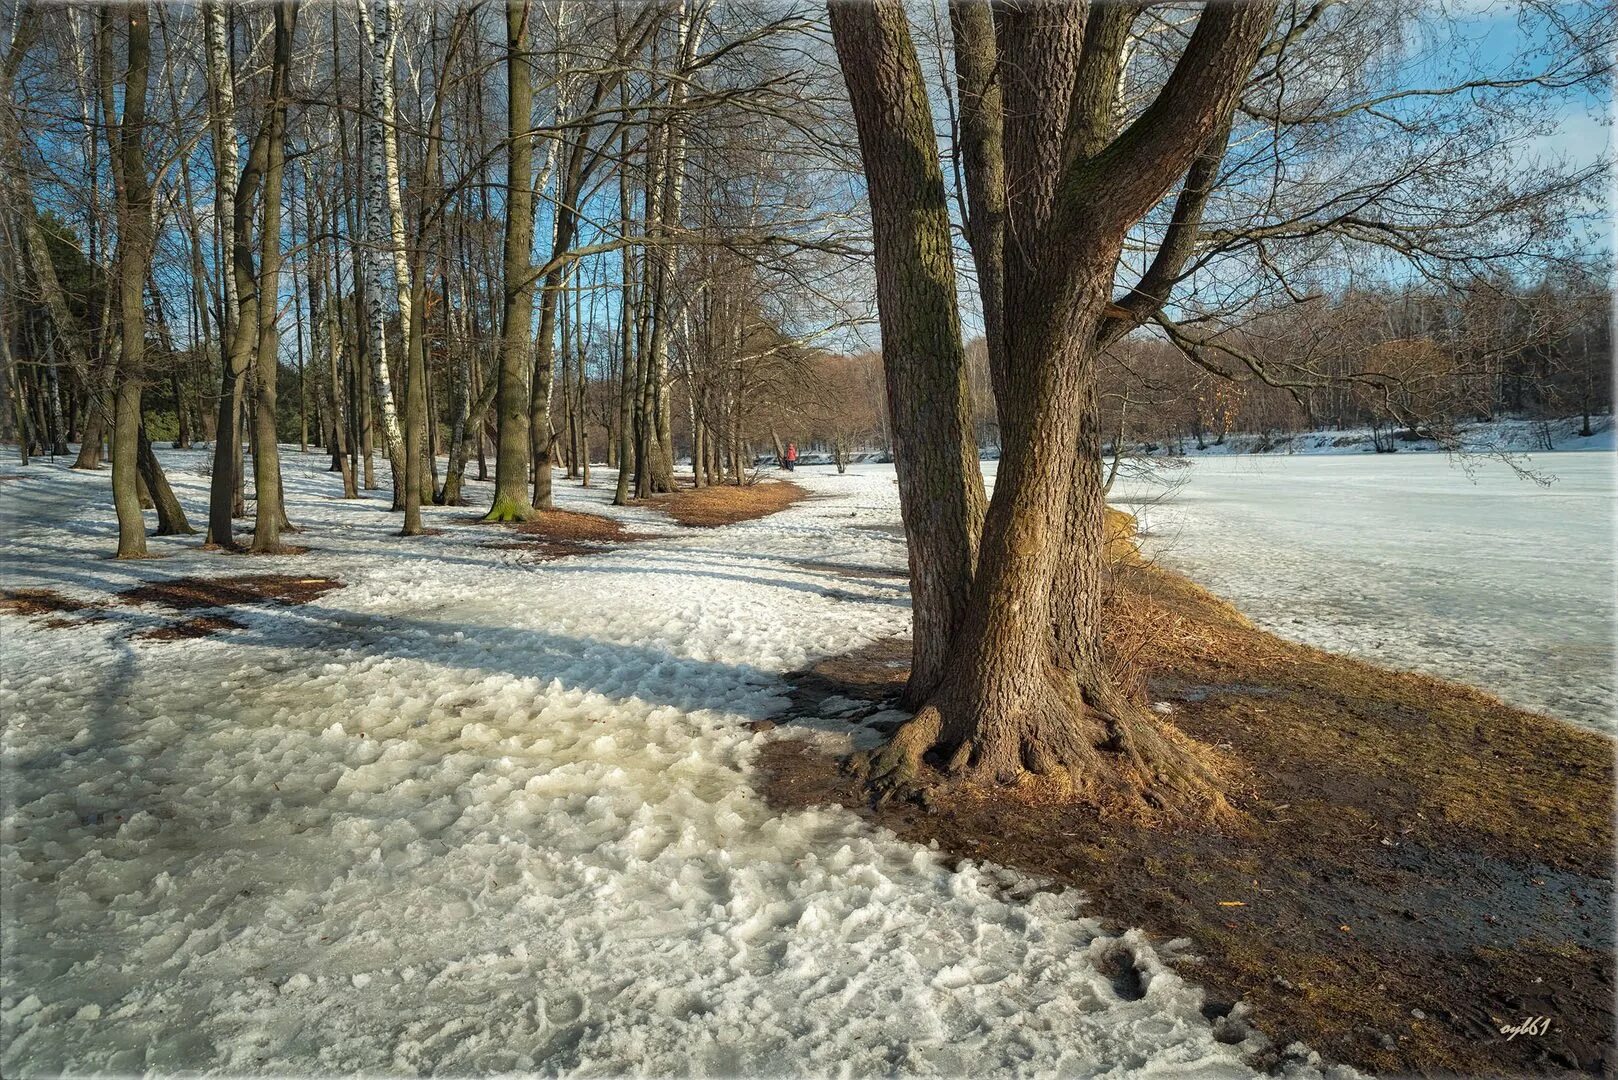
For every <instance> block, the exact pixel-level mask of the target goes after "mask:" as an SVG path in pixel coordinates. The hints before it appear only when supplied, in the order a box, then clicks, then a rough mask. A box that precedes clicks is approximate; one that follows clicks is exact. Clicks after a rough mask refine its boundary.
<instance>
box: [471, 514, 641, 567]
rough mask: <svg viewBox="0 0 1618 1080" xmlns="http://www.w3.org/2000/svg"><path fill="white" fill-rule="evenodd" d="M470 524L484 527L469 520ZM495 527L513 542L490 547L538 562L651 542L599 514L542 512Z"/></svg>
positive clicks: (503, 541) (477, 519)
mask: <svg viewBox="0 0 1618 1080" xmlns="http://www.w3.org/2000/svg"><path fill="white" fill-rule="evenodd" d="M471 523H472V524H486V523H485V522H484V521H483V520H482V519H481V518H472V519H471ZM498 528H500V529H502V530H504V531H505V532H507V533H510V534H511V535H512V536H513V537H514V539H510V540H502V541H498V542H496V543H493V544H490V545H489V546H490V547H497V548H503V549H506V550H510V551H521V552H524V553H526V554H527V555H529V556H531V557H533V558H535V559H537V560H538V561H540V562H549V561H551V560H553V559H565V558H568V557H569V556H573V555H594V554H597V553H599V552H602V551H611V550H612V549H613V548H614V547H616V546H617V545H619V544H627V543H635V542H638V541H641V540H650V539H651V538H652V537H651V535H650V534H648V533H634V532H630V531H628V530H627V529H625V528H624V526H623V523H622V522H620V521H617V520H615V519H613V518H610V517H606V516H604V515H601V514H581V513H577V512H575V511H572V510H541V511H540V512H539V513H537V514H535V515H534V517H533V519H532V520H530V521H523V522H514V523H501V524H499V525H498Z"/></svg>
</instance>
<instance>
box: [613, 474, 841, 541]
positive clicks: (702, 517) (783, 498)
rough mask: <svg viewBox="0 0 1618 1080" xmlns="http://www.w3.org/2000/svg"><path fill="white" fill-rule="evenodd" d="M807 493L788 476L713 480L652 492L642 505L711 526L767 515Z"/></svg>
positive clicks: (700, 525) (687, 522)
mask: <svg viewBox="0 0 1618 1080" xmlns="http://www.w3.org/2000/svg"><path fill="white" fill-rule="evenodd" d="M808 497H809V493H808V492H807V491H805V490H804V489H803V488H801V487H799V486H798V485H797V484H794V483H793V482H792V481H790V480H775V481H771V482H769V483H765V484H744V485H742V486H741V487H737V486H736V485H735V484H713V485H710V486H708V487H700V488H682V489H680V490H679V491H676V492H673V493H672V494H669V495H654V496H653V497H652V498H650V499H648V500H646V502H645V504H644V505H648V506H651V507H653V508H654V509H657V510H661V511H662V512H663V513H665V514H667V515H668V516H669V517H671V518H673V519H674V520H675V521H678V522H679V523H680V524H681V525H689V526H694V527H696V528H704V529H713V528H718V527H719V526H721V525H734V524H736V523H737V522H739V521H752V520H754V519H755V518H761V517H769V516H770V515H771V514H776V513H779V512H781V511H782V510H785V509H786V508H787V507H789V506H791V505H792V504H793V503H796V502H801V501H802V500H804V499H807V498H808Z"/></svg>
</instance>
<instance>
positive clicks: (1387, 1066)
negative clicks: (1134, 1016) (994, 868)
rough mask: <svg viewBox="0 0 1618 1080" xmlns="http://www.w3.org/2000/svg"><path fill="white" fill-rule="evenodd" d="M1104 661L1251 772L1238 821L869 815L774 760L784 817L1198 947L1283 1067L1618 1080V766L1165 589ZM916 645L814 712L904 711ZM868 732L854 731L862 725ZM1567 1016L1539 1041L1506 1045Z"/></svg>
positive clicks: (1004, 805) (814, 675) (1158, 579)
mask: <svg viewBox="0 0 1618 1080" xmlns="http://www.w3.org/2000/svg"><path fill="white" fill-rule="evenodd" d="M1113 584H1114V593H1113V595H1112V597H1111V600H1110V602H1109V605H1108V627H1107V641H1108V646H1109V648H1110V649H1111V650H1112V651H1113V652H1114V655H1115V656H1116V657H1117V658H1118V659H1119V660H1121V661H1124V662H1125V663H1126V665H1127V666H1129V667H1131V668H1133V669H1134V671H1135V672H1136V674H1137V681H1138V685H1140V686H1141V687H1142V688H1143V689H1144V691H1145V692H1146V693H1147V694H1148V696H1149V700H1151V701H1153V702H1157V703H1163V704H1166V705H1167V706H1168V708H1169V709H1170V710H1171V712H1170V718H1171V719H1172V720H1173V721H1174V722H1175V723H1176V724H1177V725H1178V726H1179V728H1180V729H1181V730H1182V731H1184V732H1185V733H1186V734H1187V735H1190V736H1191V737H1193V738H1195V739H1197V740H1199V741H1201V742H1202V743H1204V744H1206V745H1209V746H1212V747H1214V748H1216V749H1217V751H1218V752H1219V753H1220V754H1221V756H1222V757H1223V758H1224V759H1225V760H1227V761H1229V762H1231V763H1232V766H1233V768H1234V770H1235V773H1234V780H1233V783H1232V797H1231V801H1232V803H1233V805H1234V806H1235V807H1236V808H1237V809H1238V811H1239V812H1240V820H1239V823H1238V824H1236V825H1234V826H1226V827H1223V828H1218V827H1214V826H1204V827H1197V828H1186V827H1178V828H1174V829H1166V828H1151V827H1149V826H1147V825H1143V824H1140V823H1131V822H1129V821H1117V820H1113V821H1105V820H1101V819H1100V818H1099V817H1098V816H1097V814H1096V813H1095V812H1094V811H1093V810H1088V809H1086V808H1083V807H1078V806H1064V805H1055V806H1051V805H1041V806H1029V805H1027V804H1026V803H1021V802H1018V803H1008V802H1007V801H1005V800H1001V799H994V798H985V799H978V800H976V801H969V800H957V801H953V802H948V803H945V804H944V805H941V806H935V807H932V808H929V809H923V808H922V807H920V806H916V805H897V806H895V805H890V806H888V807H886V808H884V809H882V810H880V811H878V810H873V809H872V808H871V806H870V804H869V800H868V798H867V796H866V794H865V793H864V791H863V790H862V789H860V788H859V787H858V785H857V784H856V783H855V782H854V780H853V779H852V778H850V777H848V776H846V775H845V774H844V773H843V772H842V771H841V769H840V767H839V763H838V762H837V761H836V760H835V759H834V758H832V757H831V756H829V755H828V754H827V753H826V752H824V751H822V750H819V749H817V748H815V747H814V746H812V745H811V744H807V743H804V742H801V741H798V740H780V741H776V742H772V743H769V744H767V746H766V747H765V748H764V752H763V755H762V758H761V765H762V766H763V768H764V772H765V775H766V780H765V789H766V794H767V795H768V797H769V798H770V799H771V800H772V801H773V802H775V803H776V804H778V805H781V806H805V805H813V804H816V803H833V802H835V803H841V804H843V805H845V806H848V807H849V808H851V809H853V810H854V811H856V812H857V813H860V814H862V815H864V816H866V817H868V818H871V819H872V820H873V821H875V822H877V823H879V824H881V825H883V826H886V827H888V828H890V829H892V830H894V831H895V832H896V833H898V834H899V835H901V836H904V837H906V838H908V839H911V840H914V841H918V842H923V843H925V842H927V841H929V840H936V841H937V842H938V844H939V846H940V847H941V848H942V849H944V850H945V851H946V852H948V853H949V854H950V855H951V856H953V857H954V858H956V859H966V858H971V859H986V860H991V861H994V862H997V863H1000V864H1003V865H1008V866H1014V867H1018V868H1020V869H1023V870H1026V871H1028V872H1030V873H1033V874H1036V875H1040V876H1043V877H1047V878H1049V879H1051V880H1053V881H1055V882H1057V883H1059V884H1063V885H1073V886H1077V887H1079V888H1081V889H1083V890H1084V892H1085V893H1086V894H1087V895H1088V896H1089V897H1090V898H1091V900H1092V902H1093V904H1094V906H1095V908H1096V910H1097V913H1098V914H1099V915H1101V916H1103V917H1106V918H1109V919H1111V920H1115V921H1116V923H1117V924H1119V925H1131V926H1143V927H1145V928H1146V929H1147V930H1148V931H1149V932H1150V933H1152V934H1153V935H1154V936H1155V937H1156V938H1157V939H1158V940H1165V939H1169V938H1174V937H1182V936H1183V937H1189V938H1190V939H1191V940H1192V942H1193V943H1194V947H1193V950H1192V951H1193V952H1194V953H1195V954H1197V955H1198V956H1199V957H1200V959H1199V960H1197V961H1195V962H1190V963H1188V964H1187V966H1186V969H1185V970H1186V974H1187V976H1188V977H1189V978H1191V979H1192V980H1194V981H1195V982H1197V983H1198V984H1200V985H1201V986H1203V987H1205V988H1206V990H1207V995H1208V1003H1207V1006H1206V1009H1205V1011H1206V1012H1207V1013H1208V1015H1209V1016H1210V1017H1218V1016H1222V1015H1225V1014H1226V1013H1228V1012H1229V1011H1230V1009H1231V1007H1232V1005H1233V1004H1234V1003H1235V1002H1236V1001H1238V1000H1240V1001H1244V1002H1246V1003H1247V1004H1248V1005H1249V1006H1251V1007H1252V1008H1253V1010H1254V1011H1253V1016H1252V1021H1253V1022H1254V1023H1255V1024H1256V1025H1257V1026H1258V1027H1259V1029H1260V1030H1262V1031H1264V1032H1265V1033H1266V1034H1267V1035H1269V1036H1270V1038H1271V1039H1272V1040H1273V1041H1274V1042H1275V1043H1276V1044H1277V1045H1278V1046H1285V1045H1287V1044H1288V1043H1289V1042H1291V1041H1293V1040H1302V1041H1304V1042H1306V1043H1308V1044H1309V1045H1310V1046H1311V1047H1312V1048H1313V1049H1315V1050H1318V1051H1320V1052H1321V1053H1322V1054H1325V1055H1326V1056H1328V1057H1329V1058H1332V1059H1335V1060H1338V1061H1343V1062H1347V1063H1349V1064H1351V1065H1354V1066H1356V1067H1358V1068H1361V1069H1366V1070H1371V1071H1375V1072H1382V1073H1396V1074H1422V1075H1443V1074H1456V1073H1460V1074H1488V1075H1499V1074H1502V1073H1508V1074H1509V1073H1538V1074H1567V1073H1593V1074H1610V1073H1611V1072H1613V1071H1614V1068H1615V1066H1618V1057H1615V1056H1614V1053H1613V1037H1614V1023H1613V990H1614V963H1613V944H1614V942H1613V936H1614V934H1613V865H1612V851H1613V783H1614V779H1613V747H1612V743H1611V741H1610V740H1608V739H1605V738H1603V737H1601V736H1598V735H1595V734H1592V733H1588V732H1585V731H1582V730H1580V729H1576V728H1574V727H1571V726H1569V725H1566V724H1563V723H1560V722H1558V721H1555V720H1552V719H1550V718H1547V717H1544V716H1539V715H1536V714H1533V713H1528V712H1524V711H1522V710H1519V709H1515V708H1512V707H1510V706H1508V705H1505V704H1504V703H1502V702H1500V701H1499V700H1497V699H1495V698H1493V697H1491V696H1489V695H1488V694H1484V693H1481V692H1479V691H1476V690H1472V689H1470V688H1467V687H1464V686H1459V685H1456V684H1453V683H1448V682H1444V681H1443V680H1439V679H1434V678H1429V677H1426V676H1421V675H1413V674H1405V673H1400V672H1394V671H1389V670H1386V669H1383V668H1378V667H1375V666H1373V665H1370V664H1365V663H1361V662H1359V661H1355V660H1350V659H1348V658H1345V657H1340V656H1335V655H1333V654H1330V653H1325V652H1321V651H1319V650H1315V649H1310V648H1307V647H1304V646H1300V645H1295V644H1292V643H1291V642H1287V641H1285V640H1283V639H1280V638H1277V637H1275V636H1273V635H1271V634H1268V633H1265V632H1263V631H1261V630H1258V629H1257V628H1255V627H1253V626H1252V625H1251V624H1250V623H1248V622H1247V621H1246V620H1245V619H1243V618H1242V617H1241V615H1239V614H1238V613H1237V612H1236V611H1235V610H1234V609H1233V608H1231V607H1230V606H1229V605H1227V604H1225V603H1223V602H1222V601H1220V600H1218V599H1217V598H1216V597H1214V596H1212V595H1211V594H1209V593H1207V592H1206V591H1204V590H1202V589H1200V588H1199V587H1197V586H1196V585H1194V584H1192V583H1191V582H1189V581H1187V580H1186V579H1184V578H1182V577H1179V576H1178V575H1174V574H1169V573H1166V572H1163V571H1161V570H1158V569H1155V568H1152V567H1149V566H1144V565H1139V564H1136V563H1125V564H1124V565H1120V566H1119V567H1117V568H1116V569H1115V571H1114V574H1113ZM908 658H909V651H908V643H905V642H899V641H894V640H888V641H883V642H877V643H875V644H874V645H873V646H870V647H868V648H867V649H862V650H860V651H858V652H856V653H853V654H850V655H847V656H843V657H835V658H831V659H829V660H825V661H821V662H820V663H818V664H816V665H815V666H814V667H813V668H811V669H809V670H807V671H805V672H801V673H797V674H796V675H795V676H794V677H793V681H794V683H795V686H796V688H797V691H798V694H797V695H795V696H797V697H798V698H799V700H798V702H797V706H798V710H799V711H805V712H807V711H812V706H813V704H814V703H815V702H817V701H819V700H823V699H824V698H825V697H826V696H830V695H833V694H835V695H840V696H842V697H846V698H852V699H856V700H863V701H867V702H869V707H868V708H866V709H862V710H860V711H861V712H864V713H869V712H871V711H874V710H876V709H879V708H885V707H888V706H889V705H891V703H892V701H893V699H894V698H895V697H896V696H897V694H898V691H899V690H900V689H902V686H903V681H904V678H905V677H906V675H907V673H908V672H907V670H906V668H907V667H908V664H907V661H908ZM856 719H857V714H856ZM1533 1017H1546V1018H1548V1021H1547V1022H1548V1025H1549V1030H1548V1031H1546V1032H1545V1033H1543V1034H1540V1035H1518V1036H1516V1037H1515V1038H1510V1039H1508V1038H1507V1036H1506V1035H1504V1034H1502V1033H1501V1031H1500V1028H1501V1027H1502V1026H1505V1025H1508V1024H1518V1023H1522V1022H1524V1021H1527V1020H1529V1019H1531V1018H1533Z"/></svg>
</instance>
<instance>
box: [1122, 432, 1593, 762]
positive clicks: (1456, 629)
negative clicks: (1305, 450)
mask: <svg viewBox="0 0 1618 1080" xmlns="http://www.w3.org/2000/svg"><path fill="white" fill-rule="evenodd" d="M1519 464H1521V465H1524V466H1526V467H1528V468H1531V469H1533V470H1535V471H1537V472H1539V473H1541V474H1543V475H1544V476H1546V477H1549V478H1553V480H1552V482H1551V483H1550V484H1549V485H1548V486H1540V485H1539V484H1536V483H1534V482H1532V481H1530V480H1525V479H1523V478H1521V477H1519V476H1518V475H1517V474H1516V473H1514V472H1513V470H1512V469H1511V468H1510V467H1508V466H1507V465H1506V464H1504V463H1503V462H1501V461H1499V460H1494V459H1474V460H1470V461H1465V462H1462V461H1457V460H1452V459H1450V458H1448V457H1447V456H1445V455H1441V454H1392V455H1380V454H1367V455H1353V456H1331V455H1322V456H1310V455H1297V456H1290V457H1288V456H1282V457H1276V456H1248V457H1206V458H1201V459H1199V460H1197V461H1195V462H1194V463H1193V464H1192V465H1190V467H1189V470H1188V472H1187V474H1186V475H1188V476H1189V480H1188V481H1187V482H1185V483H1184V485H1183V486H1182V487H1180V488H1179V489H1178V490H1174V491H1171V492H1170V493H1169V494H1167V495H1166V496H1165V495H1164V492H1163V489H1162V488H1159V487H1154V486H1151V485H1147V484H1142V483H1139V482H1131V481H1127V480H1124V479H1120V480H1119V482H1118V486H1117V487H1116V488H1115V490H1114V496H1115V498H1114V501H1115V502H1117V503H1118V504H1119V505H1120V506H1122V507H1124V508H1125V509H1130V510H1134V511H1136V512H1137V513H1138V514H1139V517H1140V522H1141V525H1142V526H1143V527H1144V528H1145V529H1147V530H1148V531H1149V534H1150V535H1149V539H1148V541H1147V543H1146V550H1147V552H1148V553H1149V554H1151V555H1153V556H1155V557H1156V558H1158V559H1160V560H1161V561H1162V562H1163V563H1164V564H1166V565H1168V566H1171V567H1174V568H1176V569H1180V570H1183V571H1185V572H1186V573H1188V574H1189V575H1190V576H1191V577H1193V578H1195V579H1196V580H1197V581H1199V582H1201V583H1202V584H1203V585H1206V586H1207V587H1208V588H1210V589H1212V590H1213V591H1214V592H1216V593H1218V594H1219V595H1220V596H1222V597H1224V598H1226V599H1227V600H1230V601H1232V602H1233V603H1235V604H1236V606H1237V607H1238V608H1240V609H1241V610H1242V611H1243V612H1244V613H1245V614H1247V615H1248V616H1249V617H1251V618H1252V619H1253V620H1254V621H1256V622H1257V623H1259V624H1260V625H1261V626H1264V627H1266V628H1267V629H1270V630H1273V631H1275V632H1277V633H1280V634H1284V635H1286V636H1288V637H1291V638H1294V639H1296V640H1299V641H1303V642H1306V643H1308V644H1310V645H1316V646H1319V647H1321V648H1324V649H1330V650H1333V651H1337V652H1344V653H1349V654H1351V655H1354V656H1359V657H1363V658H1366V659H1369V660H1374V661H1376V662H1378V663H1382V664H1387V665H1390V666H1393V667H1401V668H1408V669H1414V670H1417V671H1425V672H1429V673H1432V674H1437V675H1442V676H1445V677H1447V678H1452V679H1456V680H1458V681H1461V682H1465V683H1470V684H1472V685H1474V686H1478V687H1481V688H1483V689H1485V690H1488V691H1491V692H1492V693H1495V694H1497V695H1499V696H1500V697H1502V698H1504V699H1505V700H1507V701H1509V702H1512V703H1513V704H1517V705H1521V706H1524V707H1526V708H1531V709H1536V710H1541V711H1544V712H1548V713H1550V714H1552V715H1554V716H1559V717H1562V718H1564V719H1568V720H1574V721H1578V722H1581V723H1584V724H1587V725H1589V726H1591V727H1594V728H1596V729H1598V730H1603V731H1608V732H1611V731H1614V730H1615V726H1614V678H1613V666H1614V653H1613V649H1614V621H1615V613H1614V592H1613V589H1614V575H1613V513H1614V509H1615V491H1614V479H1615V465H1618V456H1615V455H1614V454H1612V453H1610V452H1602V451H1591V452H1585V453H1576V452H1569V453H1556V454H1545V455H1535V456H1534V457H1532V458H1530V459H1526V460H1522V461H1520V462H1519Z"/></svg>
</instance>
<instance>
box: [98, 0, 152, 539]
mask: <svg viewBox="0 0 1618 1080" xmlns="http://www.w3.org/2000/svg"><path fill="white" fill-rule="evenodd" d="M125 15H126V18H127V25H128V47H129V54H128V56H129V67H128V69H127V70H126V72H125V74H124V94H123V115H122V117H121V118H120V119H118V120H117V121H114V120H113V111H112V102H111V100H110V98H111V94H112V79H111V73H110V71H108V70H106V69H110V68H111V66H112V65H111V56H110V52H111V43H110V40H105V39H104V41H103V44H102V50H103V51H102V58H103V69H104V72H105V78H104V89H103V94H104V95H105V99H106V100H105V112H106V121H107V129H108V134H109V136H112V135H116V145H115V150H116V152H115V153H114V155H113V162H114V168H113V176H114V183H115V187H116V191H117V212H118V307H119V324H120V326H121V328H122V341H121V345H120V349H119V358H118V368H117V371H118V385H117V390H116V391H115V397H114V405H113V423H114V428H113V435H112V497H113V504H114V506H115V507H116V508H117V511H118V557H119V558H120V559H129V558H141V557H143V556H145V554H146V524H145V521H144V520H143V518H142V515H141V508H140V492H139V485H140V423H141V419H140V396H141V383H142V380H143V379H144V378H145V358H146V318H145V307H144V305H143V303H142V299H143V293H144V289H145V282H146V272H147V263H148V261H149V260H150V258H151V250H152V236H151V232H152V194H151V182H150V180H149V179H148V177H147V175H146V154H145V146H144V142H145V137H146V130H145V129H146V92H147V88H148V83H149V81H150V70H149V66H148V61H149V59H150V49H151V20H150V12H149V11H148V9H147V5H146V4H145V3H133V4H130V6H129V7H128V8H127V9H126V11H125ZM110 22H111V15H110V13H108V12H105V11H104V12H103V15H102V25H103V31H104V33H105V37H106V39H110V37H111V33H110V25H109V24H110ZM109 141H112V140H111V139H109Z"/></svg>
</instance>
